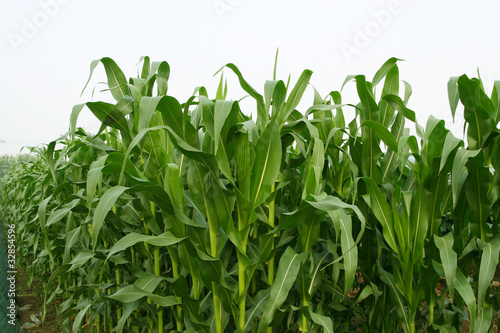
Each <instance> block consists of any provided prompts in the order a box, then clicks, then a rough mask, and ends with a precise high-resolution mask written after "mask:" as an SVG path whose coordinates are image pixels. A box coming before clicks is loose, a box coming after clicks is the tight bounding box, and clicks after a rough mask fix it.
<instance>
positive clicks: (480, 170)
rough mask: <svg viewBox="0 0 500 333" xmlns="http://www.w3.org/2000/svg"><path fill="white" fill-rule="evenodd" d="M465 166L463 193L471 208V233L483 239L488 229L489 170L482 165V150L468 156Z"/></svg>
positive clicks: (489, 210) (489, 205)
mask: <svg viewBox="0 0 500 333" xmlns="http://www.w3.org/2000/svg"><path fill="white" fill-rule="evenodd" d="M466 167H467V170H468V171H469V175H468V176H467V179H466V181H465V194H466V196H467V202H468V203H469V205H470V208H471V217H472V218H471V221H470V228H471V229H470V230H471V234H472V235H474V236H476V237H478V238H481V239H482V240H485V239H486V233H487V231H488V229H489V227H488V225H487V224H486V219H487V218H488V215H489V214H490V212H491V201H490V199H489V198H488V190H489V186H490V183H491V180H490V171H489V169H488V168H487V167H485V166H484V154H483V153H482V152H480V153H479V154H478V155H477V156H474V157H473V158H469V160H468V161H467V163H466Z"/></svg>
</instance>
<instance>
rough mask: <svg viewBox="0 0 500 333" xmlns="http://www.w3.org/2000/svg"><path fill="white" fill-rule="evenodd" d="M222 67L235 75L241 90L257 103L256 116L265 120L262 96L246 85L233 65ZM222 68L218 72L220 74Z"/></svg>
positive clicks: (264, 105)
mask: <svg viewBox="0 0 500 333" xmlns="http://www.w3.org/2000/svg"><path fill="white" fill-rule="evenodd" d="M224 67H227V68H229V69H231V70H232V71H233V72H234V74H236V76H237V77H238V80H239V82H240V85H241V88H243V90H245V91H246V92H247V93H248V94H249V95H250V96H252V97H253V98H254V99H255V100H256V101H257V114H258V116H259V117H260V118H261V119H267V114H266V104H265V102H264V98H263V97H262V95H261V94H259V93H258V92H257V91H256V90H255V89H254V88H252V86H250V84H248V82H247V81H245V79H244V78H243V75H242V74H241V72H240V70H239V69H238V67H236V66H235V65H234V64H227V65H225V66H224ZM224 67H222V68H221V69H220V70H219V71H218V72H220V71H221V70H222V69H223V68H224ZM218 72H217V73H218ZM217 73H215V74H217Z"/></svg>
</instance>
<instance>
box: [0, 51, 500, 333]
mask: <svg viewBox="0 0 500 333" xmlns="http://www.w3.org/2000/svg"><path fill="white" fill-rule="evenodd" d="M398 61H399V59H396V58H391V59H389V60H387V61H386V62H385V63H384V64H383V65H382V66H381V67H380V69H378V71H377V72H376V74H375V75H374V76H373V78H372V79H371V81H369V80H368V79H367V78H366V77H365V76H364V75H353V76H348V77H347V78H346V80H345V82H344V85H343V86H342V88H343V87H344V86H347V85H354V86H355V89H356V91H357V95H358V96H357V97H358V100H355V101H344V100H343V99H342V96H341V93H340V92H339V91H331V92H329V93H328V94H327V95H323V94H322V93H320V92H318V91H316V90H315V89H314V88H313V87H312V86H311V87H309V85H310V83H309V81H310V79H311V76H312V72H311V71H310V70H304V71H303V72H302V74H301V75H300V77H299V78H298V79H297V81H294V82H290V81H291V80H290V78H288V80H280V79H278V78H276V64H275V69H274V74H273V77H272V79H270V80H268V81H265V83H264V85H263V88H262V89H255V88H254V87H253V86H252V85H251V84H250V83H249V82H247V81H246V80H245V78H244V76H243V74H242V73H241V72H240V70H239V69H238V68H237V67H236V66H235V65H234V64H227V65H225V66H224V67H223V68H222V69H221V70H220V71H219V72H218V73H217V75H220V84H219V87H218V89H217V91H216V92H215V94H209V92H208V91H207V89H206V88H205V87H202V86H201V87H197V88H196V89H195V91H194V93H193V94H192V97H190V98H189V99H188V100H187V101H178V100H177V99H176V98H174V97H172V96H170V95H168V87H169V86H168V80H169V76H170V67H169V64H168V63H167V62H164V61H163V62H153V61H151V60H150V59H149V57H143V58H141V63H140V70H139V73H138V75H137V77H131V78H128V79H127V77H126V76H125V74H124V73H123V71H122V70H121V69H120V68H119V67H118V65H117V64H116V63H115V62H114V61H113V60H112V59H110V58H102V59H99V60H96V61H94V62H92V64H91V74H90V75H91V76H92V73H93V72H94V70H104V71H105V74H106V77H107V85H108V87H107V88H108V89H106V90H107V91H106V94H110V95H111V96H112V97H113V99H114V100H115V102H113V103H108V102H101V101H92V102H87V103H85V104H80V105H76V106H75V107H74V108H73V110H72V112H71V116H70V124H69V131H68V133H67V134H65V135H63V136H62V137H60V138H58V139H57V140H54V141H53V142H50V143H49V144H48V145H46V146H43V147H42V148H33V149H32V154H33V155H35V156H36V158H35V159H32V160H29V161H26V162H23V163H17V164H16V165H15V166H14V168H12V169H11V170H10V173H9V174H8V176H7V177H6V179H5V182H4V185H3V195H2V197H3V204H2V220H3V221H2V222H3V223H4V225H12V224H15V225H16V228H15V230H16V242H17V252H18V265H19V266H23V267H27V268H28V269H29V279H30V280H31V279H32V278H33V277H34V276H38V277H41V278H42V281H43V286H42V287H43V290H44V292H45V303H46V305H45V306H46V307H50V306H54V305H55V304H57V312H58V317H59V320H60V321H61V322H62V325H63V327H64V331H65V332H93V333H100V332H118V333H121V332H137V333H139V332H159V333H163V332H188V333H191V332H193V333H194V332H216V333H222V332H239V333H243V332H245V333H246V332H257V333H268V332H325V333H333V332H405V333H413V332H461V329H462V328H463V326H464V325H466V326H467V327H468V330H469V331H470V332H475V333H484V332H493V331H494V330H495V331H497V328H494V322H495V318H498V315H499V312H500V311H499V303H500V293H499V291H498V283H497V282H495V281H498V278H495V274H497V275H498V272H497V271H498V270H499V268H498V267H499V265H498V264H499V252H500V236H499V232H498V229H499V212H500V136H499V134H500V131H499V126H498V124H499V120H500V103H499V101H500V81H496V82H495V83H494V86H493V87H486V88H487V89H491V93H490V94H488V95H487V94H486V92H485V87H483V83H482V81H481V79H480V78H472V79H471V78H469V77H467V76H466V75H463V76H460V77H452V78H451V79H450V81H449V83H448V99H449V103H450V108H451V112H452V115H453V117H455V111H456V110H457V108H458V107H459V104H460V105H461V106H460V108H462V107H463V110H464V112H463V114H464V121H465V126H464V135H463V137H464V138H463V139H460V138H457V137H456V136H454V134H452V132H450V130H449V129H447V128H446V126H445V122H444V120H440V119H437V118H435V117H433V116H431V117H430V118H429V119H428V120H427V123H426V124H425V125H420V124H418V122H417V119H416V114H415V112H414V111H413V110H411V109H410V108H409V107H408V102H409V100H410V97H411V95H412V89H411V86H410V84H408V83H407V82H405V81H402V80H400V77H399V69H398ZM227 76H234V77H235V78H237V80H238V82H239V85H240V87H241V89H243V90H244V91H245V92H246V94H247V95H246V96H242V98H243V97H245V98H247V100H251V101H252V102H251V105H254V106H255V108H254V109H250V110H247V109H244V108H243V107H240V105H243V103H242V102H241V100H228V99H227V98H226V97H227V89H228V87H227V84H226V81H225V79H224V78H225V77H227ZM89 80H90V79H89ZM306 89H313V96H314V99H313V101H311V102H312V103H310V104H309V105H310V106H309V107H308V108H302V107H300V108H299V104H300V105H303V104H304V100H303V99H304V98H303V96H304V93H305V91H306ZM339 90H340V91H341V90H342V89H339ZM429 107H432V105H429ZM299 109H301V110H299ZM89 111H90V112H92V113H93V115H95V117H96V118H97V119H99V121H100V122H101V127H100V129H99V131H98V132H97V133H89V132H87V131H86V130H85V129H83V128H81V127H78V125H77V119H78V116H79V114H80V113H81V112H89ZM438 285H441V286H442V288H441V289H439V290H438V289H436V287H437V286H438Z"/></svg>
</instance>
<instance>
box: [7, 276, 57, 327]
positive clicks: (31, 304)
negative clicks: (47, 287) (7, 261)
mask: <svg viewBox="0 0 500 333" xmlns="http://www.w3.org/2000/svg"><path fill="white" fill-rule="evenodd" d="M17 272H18V274H17V281H16V289H17V298H16V300H17V305H18V306H19V313H18V319H19V324H20V325H21V326H22V327H23V331H25V332H31V333H60V332H62V326H61V325H60V324H58V322H57V310H56V308H55V306H54V305H53V304H51V305H50V306H47V314H46V316H45V321H44V322H43V323H38V321H40V320H41V313H42V310H43V290H42V287H41V282H40V279H39V278H37V277H34V278H33V283H32V284H31V286H30V287H29V288H28V284H27V282H28V272H27V271H26V270H24V269H18V271H17ZM33 317H35V318H33Z"/></svg>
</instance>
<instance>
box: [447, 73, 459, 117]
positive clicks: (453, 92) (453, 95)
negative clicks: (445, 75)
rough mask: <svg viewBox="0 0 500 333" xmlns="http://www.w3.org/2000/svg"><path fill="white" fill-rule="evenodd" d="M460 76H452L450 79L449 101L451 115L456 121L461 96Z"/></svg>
mask: <svg viewBox="0 0 500 333" xmlns="http://www.w3.org/2000/svg"><path fill="white" fill-rule="evenodd" d="M457 83H458V76H452V77H450V80H449V81H448V102H449V103H450V109H451V116H452V118H453V121H455V113H456V111H457V106H458V101H459V99H460V96H459V94H458V84H457Z"/></svg>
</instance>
